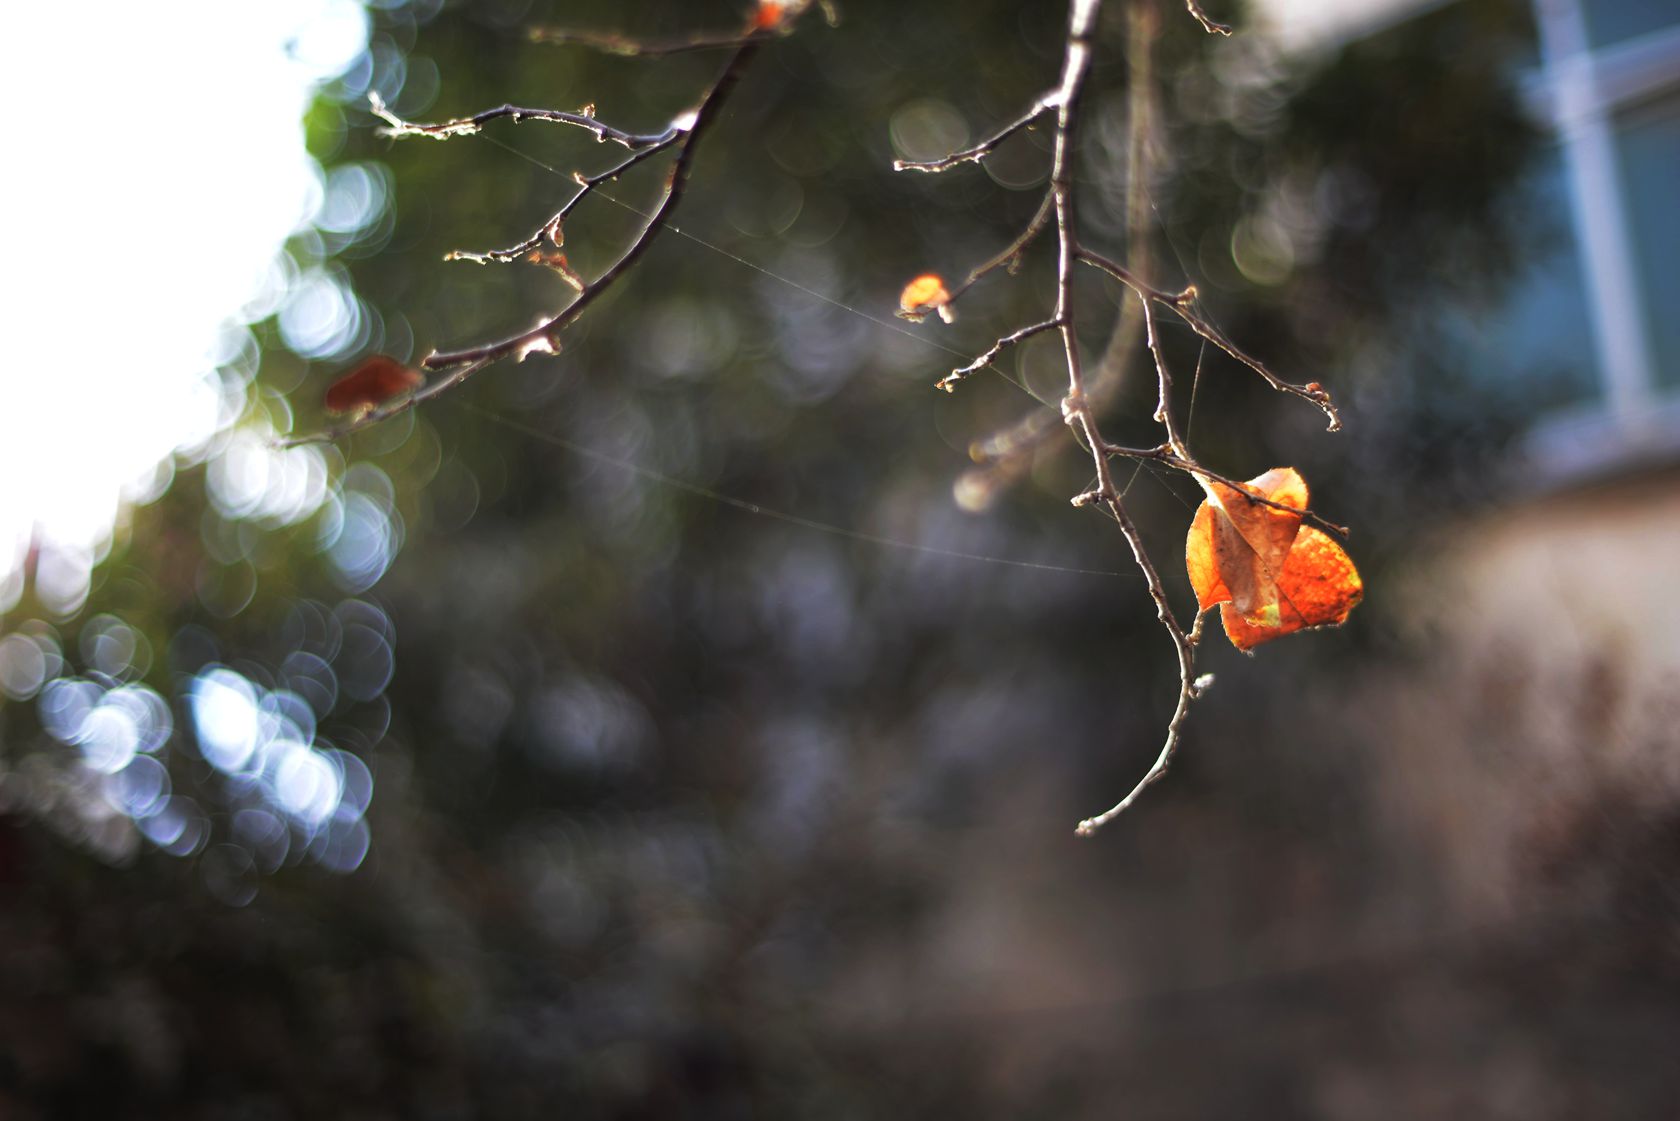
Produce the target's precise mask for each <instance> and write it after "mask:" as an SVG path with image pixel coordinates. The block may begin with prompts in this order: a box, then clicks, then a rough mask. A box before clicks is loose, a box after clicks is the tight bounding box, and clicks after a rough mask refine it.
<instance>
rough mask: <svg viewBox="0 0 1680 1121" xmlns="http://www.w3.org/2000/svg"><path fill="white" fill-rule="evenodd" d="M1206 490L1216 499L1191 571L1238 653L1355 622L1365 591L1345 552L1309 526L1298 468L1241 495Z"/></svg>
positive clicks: (1188, 555)
mask: <svg viewBox="0 0 1680 1121" xmlns="http://www.w3.org/2000/svg"><path fill="white" fill-rule="evenodd" d="M1202 489H1203V490H1205V491H1206V492H1207V496H1208V497H1207V500H1206V501H1204V502H1203V503H1202V505H1201V507H1200V508H1199V509H1198V510H1197V511H1196V517H1195V519H1194V520H1193V521H1192V522H1191V523H1190V533H1189V536H1188V537H1187V538H1186V539H1185V543H1184V559H1185V567H1186V568H1187V569H1188V571H1189V574H1190V584H1191V586H1192V587H1193V588H1195V590H1196V603H1197V606H1198V607H1199V608H1200V609H1201V610H1203V611H1206V610H1208V609H1209V608H1211V607H1212V606H1213V605H1214V604H1219V605H1220V606H1219V615H1220V619H1221V620H1222V621H1223V622H1224V624H1225V634H1226V636H1227V637H1229V638H1230V640H1231V643H1232V645H1234V646H1236V647H1237V648H1238V649H1239V650H1247V649H1249V648H1250V647H1253V646H1257V645H1259V644H1260V643H1262V642H1269V641H1270V640H1272V639H1274V638H1280V637H1282V636H1283V635H1286V634H1293V633H1294V632H1295V631H1298V630H1304V629H1306V628H1309V627H1321V626H1328V625H1333V624H1339V623H1341V622H1343V621H1344V620H1345V619H1347V617H1348V613H1349V612H1350V611H1352V610H1353V608H1354V606H1355V605H1356V604H1358V602H1359V600H1360V598H1361V596H1363V595H1364V584H1363V583H1362V582H1361V581H1360V579H1359V571H1358V569H1356V568H1355V567H1354V564H1353V561H1352V559H1350V558H1349V557H1348V555H1347V553H1346V552H1345V551H1344V550H1343V549H1342V547H1341V546H1340V545H1338V544H1337V543H1336V542H1335V541H1334V540H1332V539H1331V538H1329V537H1327V536H1326V535H1325V534H1323V533H1320V532H1319V531H1318V530H1316V529H1313V528H1312V527H1311V526H1303V525H1302V524H1301V515H1300V513H1299V511H1301V510H1305V509H1306V507H1307V485H1306V483H1305V482H1303V481H1302V479H1301V476H1300V475H1299V474H1298V473H1297V472H1296V471H1295V469H1294V468H1292V467H1277V468H1273V469H1272V470H1270V471H1267V472H1266V473H1265V474H1264V475H1260V476H1259V477H1257V478H1254V479H1250V480H1249V481H1248V482H1247V483H1245V484H1244V485H1243V487H1242V489H1240V490H1239V489H1238V488H1236V487H1231V486H1227V485H1225V484H1224V483H1217V482H1208V481H1203V483H1202ZM1255 498H1265V499H1269V500H1271V501H1272V502H1276V503H1279V504H1280V505H1282V506H1284V507H1287V508H1286V509H1279V508H1278V507H1277V506H1272V505H1268V504H1266V503H1264V502H1258V501H1255V500H1254V499H1255Z"/></svg>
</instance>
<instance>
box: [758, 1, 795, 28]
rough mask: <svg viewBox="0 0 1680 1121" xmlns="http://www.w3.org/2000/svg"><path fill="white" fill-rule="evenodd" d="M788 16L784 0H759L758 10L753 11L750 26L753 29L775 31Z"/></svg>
mask: <svg viewBox="0 0 1680 1121" xmlns="http://www.w3.org/2000/svg"><path fill="white" fill-rule="evenodd" d="M786 17H787V5H786V4H784V3H783V2H782V0H758V10H757V11H755V12H753V16H752V24H751V25H750V28H751V30H753V31H774V30H775V29H776V28H778V27H780V26H781V24H782V20H783V19H785V18H786Z"/></svg>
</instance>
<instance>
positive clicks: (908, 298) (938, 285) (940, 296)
mask: <svg viewBox="0 0 1680 1121" xmlns="http://www.w3.org/2000/svg"><path fill="white" fill-rule="evenodd" d="M950 302H951V293H950V292H948V291H946V290H945V281H944V278H942V277H941V276H940V275H939V274H938V273H933V272H930V273H923V274H922V275H921V276H918V277H917V278H916V279H915V280H912V281H911V282H910V283H909V284H906V285H905V286H904V291H903V292H901V293H899V297H898V316H899V318H900V319H908V320H910V322H912V323H920V322H921V321H922V320H923V319H925V318H927V313H928V312H930V311H937V312H938V313H939V318H941V319H943V320H944V321H945V322H947V323H949V322H950V321H951V320H952V319H953V318H955V317H954V316H953V315H952V314H951V310H950V308H948V307H947V306H946V305H947V304H949V303H950Z"/></svg>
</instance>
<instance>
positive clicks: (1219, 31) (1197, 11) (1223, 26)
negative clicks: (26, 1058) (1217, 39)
mask: <svg viewBox="0 0 1680 1121" xmlns="http://www.w3.org/2000/svg"><path fill="white" fill-rule="evenodd" d="M1184 6H1185V7H1186V8H1188V9H1189V10H1190V14H1191V15H1192V16H1194V17H1195V20H1196V22H1197V23H1199V24H1201V25H1202V30H1203V31H1206V32H1207V33H1208V34H1209V35H1229V34H1231V25H1230V24H1228V23H1220V22H1219V21H1217V20H1211V19H1209V18H1208V14H1207V13H1206V12H1204V11H1202V6H1201V5H1200V4H1198V3H1197V2H1196V0H1184Z"/></svg>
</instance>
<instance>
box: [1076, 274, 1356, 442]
mask: <svg viewBox="0 0 1680 1121" xmlns="http://www.w3.org/2000/svg"><path fill="white" fill-rule="evenodd" d="M1079 258H1080V260H1082V261H1084V262H1085V263H1086V264H1088V265H1090V266H1092V267H1093V268H1097V269H1101V270H1102V271H1103V272H1106V273H1108V275H1110V276H1112V277H1113V278H1114V279H1116V280H1118V281H1119V282H1120V283H1122V284H1124V285H1126V286H1127V287H1128V288H1130V289H1131V290H1132V291H1133V292H1135V293H1137V294H1138V296H1139V297H1140V298H1142V299H1145V300H1153V301H1154V302H1156V303H1159V304H1164V305H1166V306H1167V307H1169V308H1171V309H1172V310H1173V312H1174V313H1175V314H1177V316H1178V317H1179V318H1180V319H1182V320H1184V322H1185V323H1186V324H1188V325H1189V327H1190V329H1191V330H1192V331H1194V332H1196V334H1198V335H1200V336H1201V337H1202V338H1204V339H1206V340H1207V341H1208V342H1210V343H1212V344H1213V345H1214V346H1217V347H1218V348H1219V349H1220V350H1223V351H1224V352H1225V353H1226V354H1229V355H1230V356H1231V357H1232V358H1235V359H1236V360H1237V361H1238V362H1241V363H1242V364H1243V365H1245V366H1247V367H1248V368H1249V369H1251V370H1253V371H1254V372H1255V373H1257V374H1259V375H1260V376H1261V377H1262V378H1264V379H1266V384H1267V385H1270V386H1271V387H1272V388H1273V389H1275V390H1277V391H1278V392H1279V393H1288V394H1291V395H1293V396H1295V397H1299V398H1301V399H1302V400H1303V401H1310V402H1312V403H1313V404H1314V405H1317V406H1318V408H1319V410H1320V411H1321V412H1323V413H1324V415H1325V417H1326V418H1328V419H1329V421H1330V431H1331V432H1338V431H1340V430H1341V427H1342V418H1341V414H1340V413H1338V412H1337V411H1336V406H1335V404H1334V403H1333V402H1332V401H1331V400H1330V392H1329V390H1327V389H1325V388H1324V387H1323V386H1322V385H1319V384H1318V383H1317V382H1316V381H1311V382H1308V383H1306V384H1305V385H1296V384H1295V383H1294V382H1292V381H1285V380H1283V379H1282V378H1280V377H1278V376H1277V375H1276V374H1274V373H1272V371H1271V370H1269V369H1267V367H1266V364H1265V363H1264V362H1261V361H1260V360H1259V359H1258V358H1255V357H1253V356H1252V355H1250V354H1248V353H1246V352H1245V351H1243V350H1241V349H1239V348H1238V347H1237V345H1236V344H1235V343H1233V342H1232V341H1231V340H1230V339H1228V338H1226V337H1225V334H1224V333H1223V332H1222V331H1220V330H1219V329H1218V328H1217V327H1215V326H1214V325H1213V324H1212V323H1209V322H1208V321H1207V319H1205V318H1204V317H1203V316H1202V314H1201V313H1200V312H1198V311H1197V310H1196V286H1195V285H1193V284H1192V285H1189V286H1188V287H1186V288H1184V289H1183V290H1182V291H1179V292H1168V291H1166V290H1164V289H1161V288H1156V287H1155V286H1154V285H1151V284H1146V283H1145V282H1143V281H1142V280H1139V279H1138V278H1137V277H1135V276H1133V275H1132V273H1131V271H1130V270H1129V269H1127V268H1126V267H1125V266H1123V265H1121V264H1119V263H1117V262H1115V261H1111V260H1109V259H1108V258H1107V257H1104V256H1103V255H1102V254H1100V253H1093V252H1091V251H1090V250H1088V249H1084V248H1081V249H1080V250H1079Z"/></svg>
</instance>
